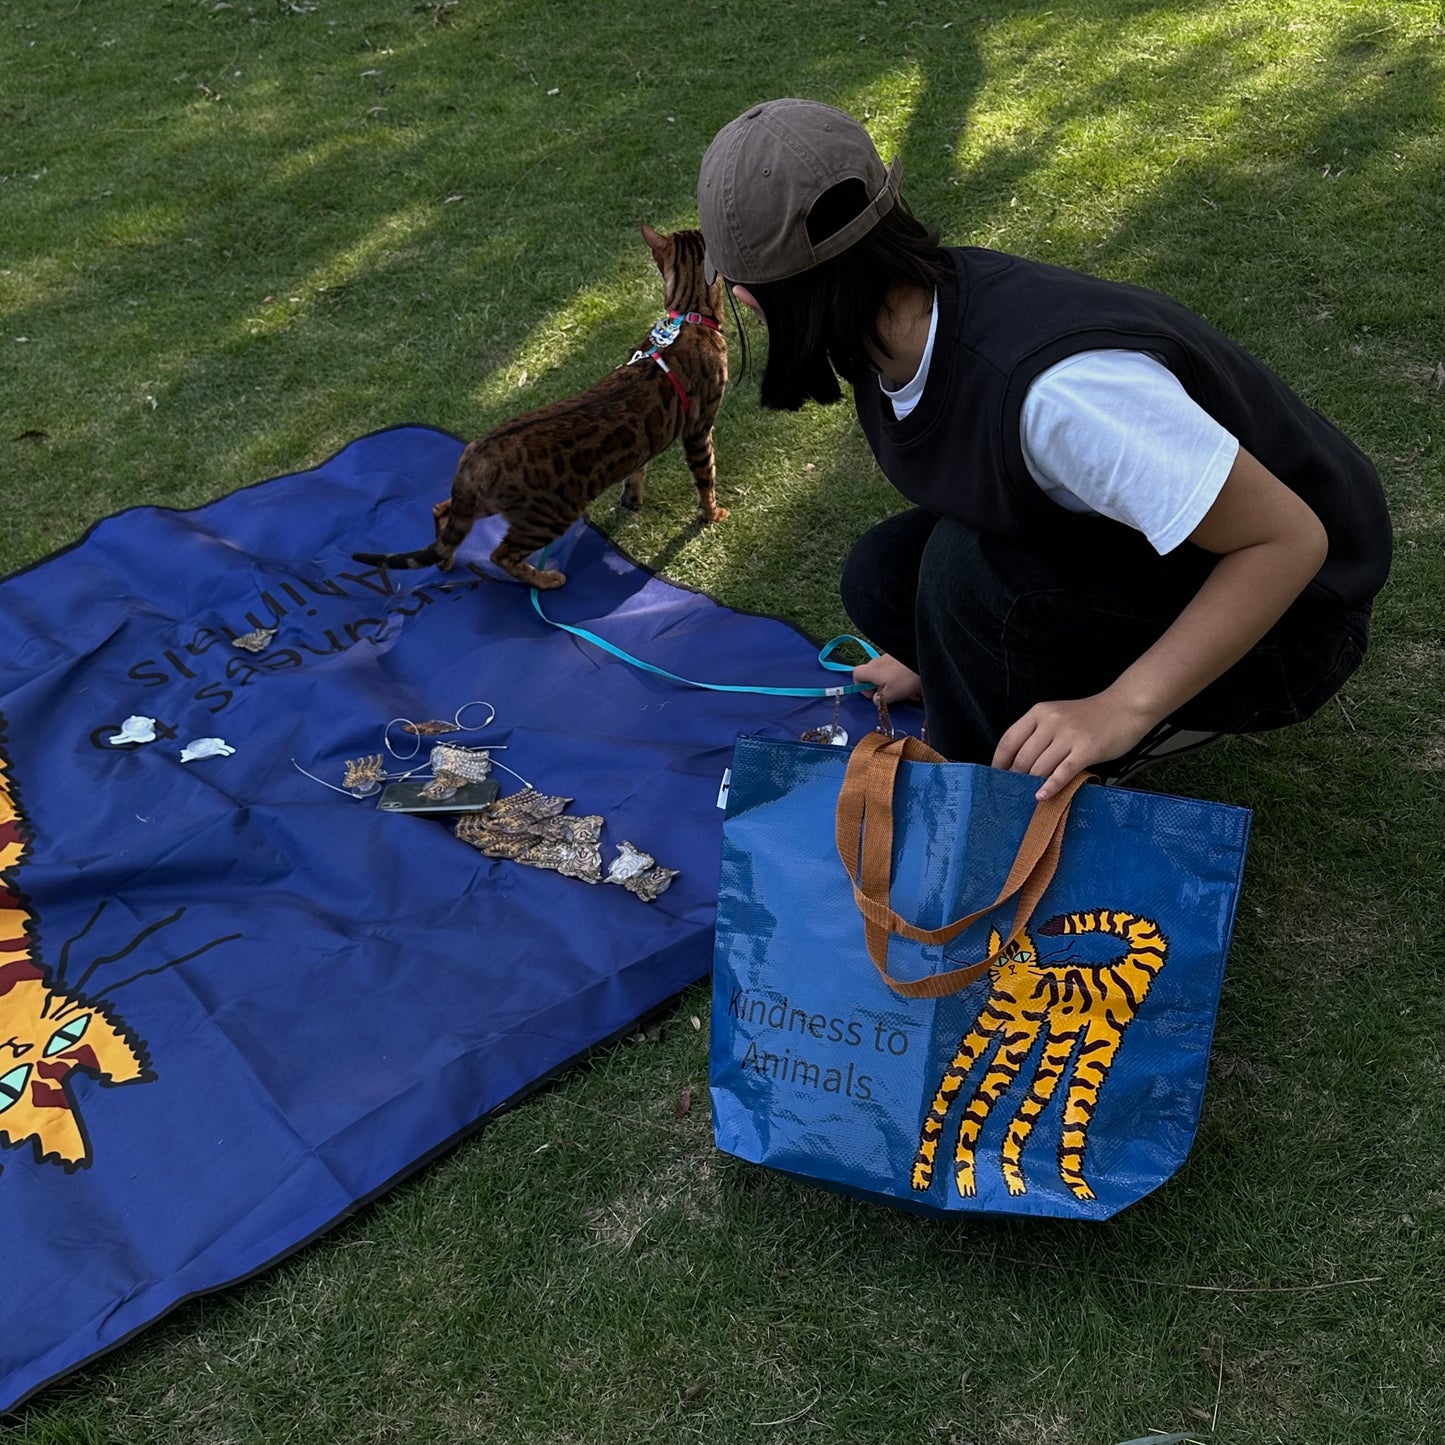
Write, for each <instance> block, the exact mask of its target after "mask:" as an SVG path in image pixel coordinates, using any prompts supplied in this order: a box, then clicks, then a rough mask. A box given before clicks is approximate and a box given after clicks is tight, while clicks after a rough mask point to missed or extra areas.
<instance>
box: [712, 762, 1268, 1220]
mask: <svg viewBox="0 0 1445 1445" xmlns="http://www.w3.org/2000/svg"><path fill="white" fill-rule="evenodd" d="M1037 788H1038V780H1037V779H1035V778H1029V777H1025V776H1022V775H1019V774H1013V773H1006V772H1001V771H999V770H997V769H992V768H984V767H976V766H974V765H972V764H967V763H946V762H944V761H943V759H941V758H940V757H939V756H938V755H937V754H936V753H934V752H932V750H931V749H929V748H927V747H925V746H924V745H923V744H921V743H919V742H918V741H917V740H916V739H913V738H905V737H896V738H889V737H887V736H886V735H884V734H882V733H875V734H871V735H869V736H868V737H866V738H864V739H863V741H862V742H860V743H859V745H858V747H857V748H855V749H854V751H853V753H852V755H851V757H850V756H846V755H844V754H843V753H842V752H841V751H840V750H839V749H838V748H835V747H826V746H814V745H809V744H805V743H779V742H769V741H764V740H762V739H758V738H740V739H739V740H738V743H737V746H736V749H735V753H734V759H733V768H732V777H731V783H730V787H729V792H728V805H727V817H726V821H725V823H724V829H723V850H722V876H721V885H720V890H719V897H718V920H717V946H716V954H715V959H714V992H713V1013H712V1018H713V1023H712V1049H711V1081H712V1098H713V1124H714V1130H715V1133H716V1137H717V1143H718V1147H719V1148H721V1149H723V1150H724V1151H726V1152H728V1153H731V1154H735V1155H738V1156H739V1157H741V1158H743V1159H747V1160H750V1161H752V1162H754V1163H759V1164H767V1165H770V1166H772V1167H773V1168H776V1169H780V1170H785V1171H787V1172H789V1173H793V1174H798V1175H801V1176H805V1177H808V1178H811V1179H814V1180H817V1181H818V1182H820V1183H823V1184H826V1185H829V1186H831V1187H835V1188H840V1189H843V1190H845V1191H847V1192H849V1193H853V1194H859V1195H864V1196H867V1197H871V1198H875V1199H879V1200H883V1201H891V1202H894V1203H898V1204H903V1205H905V1206H907V1207H911V1208H915V1209H918V1210H922V1211H925V1212H958V1211H964V1212H981V1213H1009V1214H1028V1215H1040V1216H1054V1217H1062V1218H1087V1219H1105V1218H1108V1217H1109V1216H1110V1215H1112V1214H1114V1213H1116V1212H1117V1211H1118V1210H1120V1209H1122V1208H1123V1207H1124V1206H1125V1205H1128V1204H1131V1203H1133V1202H1134V1201H1135V1200H1137V1199H1139V1198H1141V1197H1142V1196H1144V1195H1145V1194H1147V1193H1149V1192H1150V1191H1151V1190H1153V1189H1155V1188H1157V1187H1158V1186H1159V1185H1160V1184H1162V1183H1163V1182H1164V1181H1165V1180H1166V1179H1168V1178H1169V1176H1170V1175H1171V1174H1173V1173H1174V1172H1175V1170H1177V1169H1178V1168H1179V1166H1180V1164H1182V1163H1183V1161H1184V1159H1185V1157H1186V1155H1187V1154H1188V1152H1189V1148H1190V1146H1191V1144H1192V1142H1193V1139H1194V1134H1195V1130H1196V1128H1197V1126H1198V1122H1199V1113H1200V1107H1201V1104H1202V1101H1203V1093H1204V1082H1205V1073H1206V1069H1207V1065H1208V1060H1209V1047H1210V1040H1211V1038H1212V1035H1213V1031H1214V1020H1215V1015H1216V1012H1217V1009H1218V1004H1219V991H1220V985H1221V982H1222V979H1223V973H1224V962H1225V958H1226V956H1227V954H1228V951H1229V940H1230V934H1231V931H1232V928H1233V923H1234V912H1235V905H1236V902H1237V899H1238V894H1239V885H1240V877H1241V873H1242V870H1243V865H1244V854H1245V847H1246V844H1247V842H1248V836H1249V823H1250V814H1249V812H1248V810H1247V809H1243V808H1236V807H1230V806H1226V805H1222V804H1217V803H1205V802H1197V801H1193V800H1190V799H1184V798H1175V797H1167V796H1164V795H1160V794H1154V793H1144V792H1136V791H1133V790H1130V789H1124V788H1107V787H1100V786H1094V785H1088V786H1079V785H1078V784H1077V783H1076V784H1075V785H1074V786H1073V787H1071V788H1070V789H1068V790H1066V792H1065V793H1063V794H1060V795H1058V796H1056V797H1054V798H1052V799H1050V800H1048V802H1046V803H1041V804H1035V802H1034V797H1033V795H1034V793H1035V791H1036V790H1037Z"/></svg>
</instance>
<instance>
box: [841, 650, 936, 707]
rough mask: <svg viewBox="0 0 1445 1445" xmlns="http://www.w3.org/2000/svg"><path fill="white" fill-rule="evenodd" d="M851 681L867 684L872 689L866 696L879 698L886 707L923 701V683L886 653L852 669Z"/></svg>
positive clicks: (908, 668)
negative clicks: (898, 703) (897, 703)
mask: <svg viewBox="0 0 1445 1445" xmlns="http://www.w3.org/2000/svg"><path fill="white" fill-rule="evenodd" d="M853 681H854V682H865V683H867V684H868V686H869V687H871V688H872V689H873V691H872V692H870V693H869V694H868V696H869V697H875V698H881V699H882V700H883V702H884V704H885V705H886V706H888V707H892V706H893V704H894V703H896V702H922V701H923V683H922V681H921V680H920V678H919V676H918V674H917V673H916V672H914V671H913V669H912V668H910V667H904V665H903V664H902V663H901V662H899V660H898V659H897V658H896V657H890V656H889V655H888V654H887V653H886V652H885V653H883V654H882V655H881V656H879V657H870V658H869V659H868V661H867V662H862V663H859V664H858V666H857V667H855V668H854V669H853Z"/></svg>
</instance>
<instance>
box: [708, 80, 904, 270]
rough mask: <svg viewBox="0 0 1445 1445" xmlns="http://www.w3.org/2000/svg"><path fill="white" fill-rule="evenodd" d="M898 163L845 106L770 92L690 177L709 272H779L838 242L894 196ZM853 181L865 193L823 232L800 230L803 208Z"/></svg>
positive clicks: (806, 265)
mask: <svg viewBox="0 0 1445 1445" xmlns="http://www.w3.org/2000/svg"><path fill="white" fill-rule="evenodd" d="M900 170H901V168H900V165H899V162H898V161H896V160H895V161H894V162H893V164H892V165H891V166H885V165H884V164H883V160H882V157H880V156H879V154H878V149H877V147H876V146H875V145H874V144H873V141H872V138H871V137H870V136H869V134H868V132H867V131H866V130H864V129H863V127H862V126H861V125H860V124H859V123H858V122H857V121H856V120H854V119H853V117H852V116H851V115H849V114H848V113H847V112H846V111H841V110H838V109H837V108H836V107H834V106H831V105H823V104H822V103H821V102H819V101H816V100H769V101H765V102H764V103H763V104H762V105H755V106H753V107H752V109H751V110H747V111H744V112H743V114H742V115H740V116H739V117H738V118H737V119H736V120H734V121H730V122H729V123H728V124H727V125H725V126H724V127H723V128H722V129H721V130H720V131H719V132H718V133H717V135H716V136H715V137H714V138H713V143H712V144H711V145H710V146H709V147H708V148H707V154H706V155H704V156H703V158H702V168H701V170H700V171H699V172H698V178H697V210H698V216H699V218H700V220H701V223H702V234H703V239H704V241H705V242H706V244H707V268H708V280H709V281H711V280H712V278H713V277H714V276H715V275H716V274H717V273H718V272H719V271H720V272H722V274H723V275H724V276H726V277H727V278H728V279H729V280H730V281H741V282H742V283H743V284H744V285H746V284H747V283H749V282H757V281H783V280H786V279H787V277H789V276H796V275H798V274H799V272H802V271H807V270H808V269H810V268H811V267H813V266H816V265H817V264H818V263H819V262H820V261H826V260H827V259H828V258H829V257H830V256H836V255H838V254H839V252H841V251H846V250H847V249H848V247H849V246H851V245H852V244H853V243H854V242H855V241H857V240H859V239H860V238H861V237H863V236H866V235H867V234H868V232H869V231H871V230H872V229H873V227H874V226H876V225H877V224H878V222H879V221H880V220H882V218H883V217H884V216H886V215H887V214H888V212H889V211H891V210H892V209H893V204H894V202H895V201H896V200H897V199H898V178H899V174H900ZM851 180H858V181H862V182H863V185H864V187H865V189H866V190H867V193H868V196H869V201H868V204H867V205H866V206H865V207H864V208H863V210H862V211H861V212H859V214H858V215H857V216H855V217H854V218H853V219H852V220H851V221H849V222H848V223H847V225H845V226H843V227H842V228H841V229H840V230H837V231H834V232H833V234H832V235H831V236H827V237H824V238H823V239H822V240H820V241H817V242H813V241H811V240H809V238H808V213H809V212H810V211H811V210H812V209H813V206H814V204H815V203H816V202H817V200H818V197H819V196H821V195H822V194H823V192H824V191H827V190H829V189H831V188H832V187H833V186H836V185H839V184H840V183H841V182H843V181H851Z"/></svg>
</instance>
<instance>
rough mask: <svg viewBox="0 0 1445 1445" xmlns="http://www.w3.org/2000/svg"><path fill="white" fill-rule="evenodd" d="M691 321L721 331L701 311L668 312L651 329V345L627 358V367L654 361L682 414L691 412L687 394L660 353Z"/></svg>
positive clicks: (714, 322) (715, 323) (649, 337)
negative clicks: (668, 385) (670, 388)
mask: <svg viewBox="0 0 1445 1445" xmlns="http://www.w3.org/2000/svg"><path fill="white" fill-rule="evenodd" d="M684 321H691V322H693V323H694V324H695V325H698V326H707V327H710V328H711V329H712V330H713V331H721V330H722V327H720V326H719V325H718V324H717V322H716V321H714V320H713V319H712V317H711V316H704V315H703V314H702V312H701V311H669V312H668V313H667V315H666V316H664V317H663V318H662V320H661V321H659V322H658V323H657V325H656V326H654V327H653V328H652V331H651V333H650V334H649V336H648V338H647V339H648V341H650V342H651V343H652V345H651V346H649V347H648V348H647V350H646V351H634V352H633V353H632V355H631V356H629V357H628V358H627V365H628V366H631V365H633V363H634V362H638V361H645V360H647V359H648V358H649V357H651V359H652V360H653V361H655V362H656V363H657V364H658V365H659V366H660V367H661V368H662V371H663V374H664V375H665V376H666V377H667V379H668V380H669V381H670V382H671V383H672V389H673V390H674V391H675V392H676V393H677V399H678V400H679V401H680V402H681V403H682V409H683V412H684V413H687V412H690V411H691V410H692V403H691V402H690V401H689V400H688V397H687V392H686V391H684V390H683V387H682V383H681V382H680V381H679V380H678V379H677V378H676V377H675V376H674V375H673V374H672V368H671V367H670V366H669V365H668V364H667V363H666V362H665V361H664V360H663V359H662V356H661V355H660V353H661V352H663V351H665V350H666V349H667V348H668V347H669V346H671V345H672V343H673V342H674V341H676V340H677V338H678V336H679V335H680V334H681V332H682V323H683V322H684Z"/></svg>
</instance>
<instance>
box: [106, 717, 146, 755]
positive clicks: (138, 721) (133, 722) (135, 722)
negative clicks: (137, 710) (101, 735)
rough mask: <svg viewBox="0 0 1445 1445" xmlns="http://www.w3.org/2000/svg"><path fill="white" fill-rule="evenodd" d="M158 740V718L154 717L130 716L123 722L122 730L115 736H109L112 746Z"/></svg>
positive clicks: (108, 740) (107, 740)
mask: <svg viewBox="0 0 1445 1445" xmlns="http://www.w3.org/2000/svg"><path fill="white" fill-rule="evenodd" d="M155 740H156V720H155V719H154V718H153V717H128V718H126V720H125V721H124V722H123V723H122V724H121V728H120V731H119V732H118V733H116V735H115V736H114V737H113V738H107V739H106V742H108V743H109V744H110V745H111V747H113V748H114V747H119V746H120V745H121V744H122V743H153V742H155Z"/></svg>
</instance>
